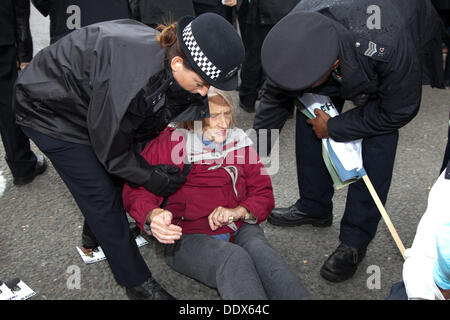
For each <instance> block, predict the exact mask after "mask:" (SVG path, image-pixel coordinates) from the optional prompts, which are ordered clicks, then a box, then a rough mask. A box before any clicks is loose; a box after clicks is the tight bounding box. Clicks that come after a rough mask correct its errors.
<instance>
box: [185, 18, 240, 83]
mask: <svg viewBox="0 0 450 320" xmlns="http://www.w3.org/2000/svg"><path fill="white" fill-rule="evenodd" d="M177 37H178V39H179V43H180V47H181V49H182V50H183V52H184V54H185V55H186V57H187V59H188V60H189V62H190V64H191V66H192V68H193V69H194V71H195V72H196V73H197V74H198V75H199V76H200V77H202V79H203V80H205V81H206V82H208V83H209V84H210V85H212V86H214V87H216V88H218V89H221V90H225V91H231V90H235V89H236V88H237V86H238V70H239V68H240V65H241V63H242V62H243V60H244V56H245V50H244V45H243V44H242V40H241V38H240V37H239V35H238V34H237V32H236V29H235V28H234V27H233V26H232V25H231V24H230V23H229V22H228V21H227V20H225V18H223V17H222V16H220V15H218V14H215V13H204V14H201V15H199V16H198V17H197V18H194V17H191V16H185V17H183V18H181V19H180V21H178V29H177Z"/></svg>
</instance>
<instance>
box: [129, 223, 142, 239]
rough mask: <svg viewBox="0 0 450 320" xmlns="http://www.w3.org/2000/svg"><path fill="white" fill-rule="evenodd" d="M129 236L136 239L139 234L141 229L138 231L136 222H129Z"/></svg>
mask: <svg viewBox="0 0 450 320" xmlns="http://www.w3.org/2000/svg"><path fill="white" fill-rule="evenodd" d="M130 234H131V236H132V237H133V239H136V238H137V237H138V236H140V234H141V229H139V227H138V225H137V224H136V222H130Z"/></svg>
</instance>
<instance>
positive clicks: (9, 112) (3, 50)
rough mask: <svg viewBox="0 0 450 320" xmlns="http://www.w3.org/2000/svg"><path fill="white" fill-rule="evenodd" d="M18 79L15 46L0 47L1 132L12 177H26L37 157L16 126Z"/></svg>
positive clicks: (32, 168) (29, 173) (34, 165)
mask: <svg viewBox="0 0 450 320" xmlns="http://www.w3.org/2000/svg"><path fill="white" fill-rule="evenodd" d="M16 78H17V65H16V49H15V47H14V46H0V132H1V136H2V141H3V146H4V148H5V153H6V162H7V164H8V166H9V168H10V170H11V173H12V175H13V176H14V177H26V176H29V175H31V174H32V173H33V171H34V169H35V167H36V156H35V155H34V153H33V152H32V151H31V149H30V141H29V140H28V138H27V137H26V136H25V135H24V134H23V132H22V130H20V127H19V126H18V125H17V124H16V119H15V115H14V112H13V107H12V101H13V86H14V82H15V80H16Z"/></svg>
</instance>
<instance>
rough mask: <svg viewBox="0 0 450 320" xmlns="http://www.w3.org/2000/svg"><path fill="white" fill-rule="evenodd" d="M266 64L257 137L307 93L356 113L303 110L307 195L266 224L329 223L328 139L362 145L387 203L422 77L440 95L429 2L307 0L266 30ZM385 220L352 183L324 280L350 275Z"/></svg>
mask: <svg viewBox="0 0 450 320" xmlns="http://www.w3.org/2000/svg"><path fill="white" fill-rule="evenodd" d="M380 18H381V20H380ZM262 64H263V68H264V70H265V71H266V74H267V76H268V80H267V82H266V84H265V92H264V95H263V97H262V99H261V103H260V106H259V108H258V111H257V113H256V116H255V120H254V128H255V129H281V128H282V127H283V125H284V123H285V121H286V119H287V118H288V116H289V113H290V112H289V111H290V110H291V108H292V104H293V97H295V96H298V95H301V94H302V93H303V92H312V93H317V94H321V95H326V96H330V97H331V98H332V100H333V102H334V104H335V106H336V107H337V109H338V110H339V112H340V111H341V110H342V106H343V102H344V101H345V100H350V101H352V102H353V104H354V106H355V107H354V108H353V109H351V110H349V111H346V112H344V113H342V114H340V115H339V116H337V117H334V118H329V116H328V115H327V114H326V113H325V112H323V111H321V110H320V111H319V110H317V112H316V118H315V119H313V120H308V121H307V118H306V117H305V116H304V115H302V114H301V113H300V112H297V120H296V156H297V174H298V185H299V191H300V195H301V197H300V199H298V201H297V202H296V203H295V204H293V205H292V206H291V207H289V208H275V209H274V210H273V212H272V214H271V215H270V216H269V219H268V221H269V222H270V223H272V224H274V225H279V226H298V225H303V224H312V225H314V226H319V227H325V226H330V225H331V224H332V217H333V215H332V212H333V203H332V197H333V193H334V189H333V184H332V180H331V178H330V175H329V174H328V171H327V169H326V167H325V164H324V161H323V159H322V147H321V145H322V142H321V138H326V137H331V138H332V139H334V140H335V141H338V142H345V141H351V140H355V139H361V138H362V139H363V142H362V154H363V161H364V167H365V169H366V171H367V174H368V176H369V177H370V178H371V180H372V183H373V185H374V187H375V189H376V191H377V192H378V195H379V196H380V199H381V201H382V202H383V203H384V202H385V201H386V198H387V195H388V190H389V185H390V182H391V177H392V170H393V165H394V159H395V152H396V147H397V141H398V129H399V128H400V127H402V126H404V125H405V124H407V123H408V122H409V121H410V120H411V119H412V118H414V116H415V115H416V114H417V111H418V109H419V106H420V100H421V88H422V83H423V82H422V78H423V76H425V79H427V80H428V82H429V83H430V84H431V85H432V86H435V87H440V88H442V87H443V77H442V55H441V50H440V26H439V23H438V17H437V14H436V12H435V10H434V8H433V7H432V6H431V4H430V3H429V1H426V0H414V1H411V0H398V1H390V0H359V1H350V0H338V1H315V0H303V1H301V2H300V3H299V4H298V5H297V6H296V8H294V10H293V11H292V12H291V13H290V14H288V15H287V16H286V17H285V18H283V19H282V20H281V21H280V22H279V23H278V24H276V25H275V26H274V28H272V30H271V31H270V32H269V34H268V36H267V37H266V39H265V42H264V44H263V48H262ZM424 83H425V82H424ZM260 143H261V139H260ZM260 147H261V146H260ZM379 220H380V214H379V212H378V210H377V207H376V206H375V203H374V201H373V200H372V198H371V196H370V194H369V192H368V190H367V188H366V186H365V185H364V183H363V181H358V182H355V183H353V184H351V185H350V186H349V188H348V194H347V203H346V208H345V212H344V216H343V218H342V221H341V229H340V236H339V238H340V244H339V246H338V248H337V249H336V250H335V251H334V252H333V253H332V254H331V255H330V256H329V258H328V259H327V260H326V261H325V263H324V265H323V266H322V268H321V271H320V274H321V275H322V276H323V277H324V278H325V279H327V280H329V281H333V282H340V281H343V280H346V279H348V278H350V277H352V276H353V274H354V273H355V271H356V269H357V266H358V264H359V263H360V262H361V260H362V259H363V258H364V256H365V253H366V248H367V246H368V245H369V243H370V241H371V240H372V239H373V237H374V236H375V233H376V230H377V225H378V222H379Z"/></svg>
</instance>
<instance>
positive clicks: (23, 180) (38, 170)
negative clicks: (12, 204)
mask: <svg viewBox="0 0 450 320" xmlns="http://www.w3.org/2000/svg"><path fill="white" fill-rule="evenodd" d="M46 169H47V161H46V160H45V158H44V156H43V155H41V154H37V155H36V166H35V167H34V171H33V173H32V174H30V175H29V176H26V177H14V178H13V183H14V185H16V186H23V185H26V184H29V183H30V182H32V181H33V180H34V178H36V176H38V175H40V174H42V173H44V171H45V170H46Z"/></svg>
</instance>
